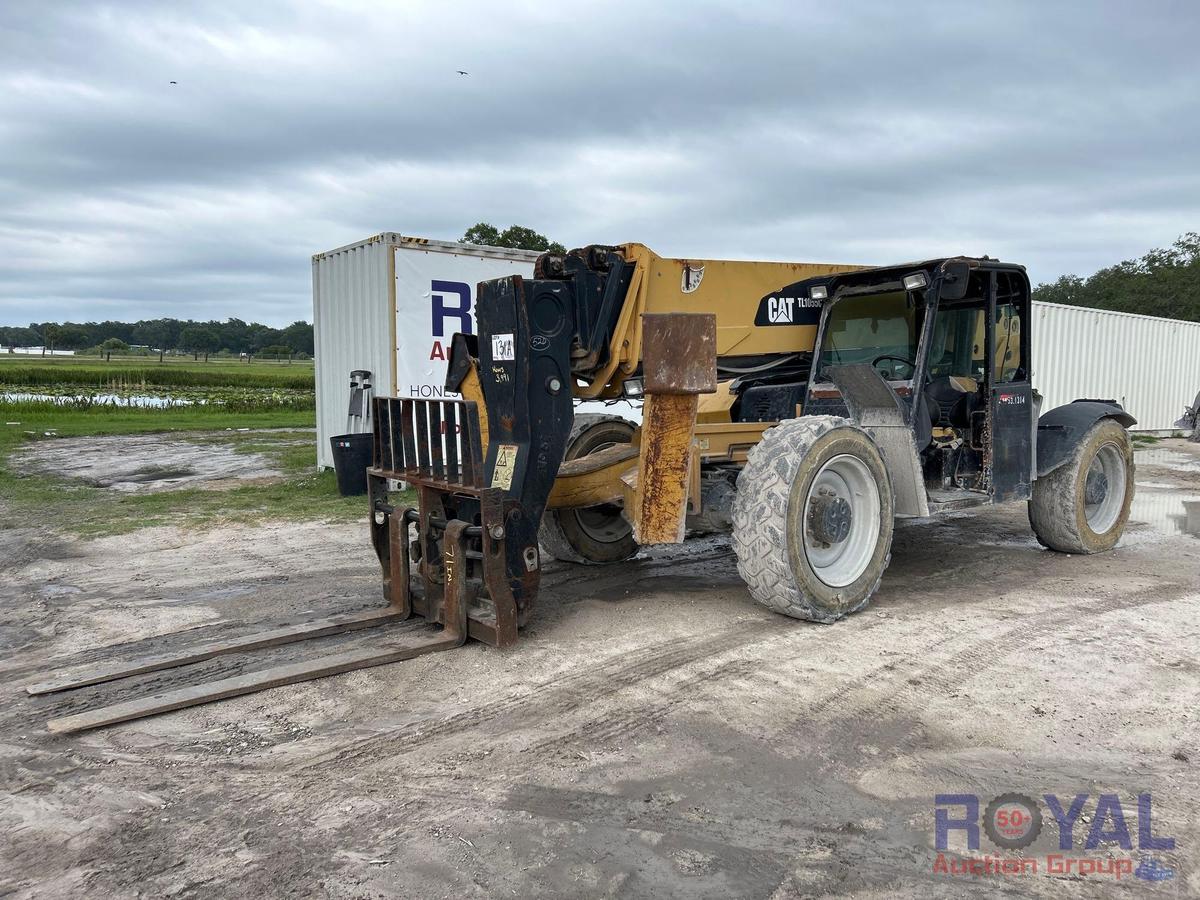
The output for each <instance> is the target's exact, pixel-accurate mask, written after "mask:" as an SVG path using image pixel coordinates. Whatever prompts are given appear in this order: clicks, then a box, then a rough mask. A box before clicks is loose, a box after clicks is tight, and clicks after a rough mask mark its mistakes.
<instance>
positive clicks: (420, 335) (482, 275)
mask: <svg viewBox="0 0 1200 900" xmlns="http://www.w3.org/2000/svg"><path fill="white" fill-rule="evenodd" d="M394 252H395V254H396V396H397V397H424V398H435V397H443V396H447V394H446V389H445V384H446V360H447V359H448V358H449V356H450V341H451V339H452V338H453V337H454V333H455V332H456V331H461V332H464V333H465V334H476V333H477V332H476V329H475V288H476V286H477V285H478V284H479V282H481V281H487V280H488V279H491V278H504V277H505V276H508V275H520V276H522V277H524V278H532V277H533V263H532V262H528V261H526V260H519V259H493V258H490V257H485V256H460V255H458V254H455V253H431V252H429V251H427V250H420V249H417V248H408V247H396V248H395V251H394ZM449 396H452V397H453V396H457V395H455V394H450V395H449Z"/></svg>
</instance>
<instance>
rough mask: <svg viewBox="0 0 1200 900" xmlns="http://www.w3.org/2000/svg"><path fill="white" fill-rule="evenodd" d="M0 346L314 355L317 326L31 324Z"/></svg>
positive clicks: (9, 330) (9, 332) (5, 330)
mask: <svg viewBox="0 0 1200 900" xmlns="http://www.w3.org/2000/svg"><path fill="white" fill-rule="evenodd" d="M0 346H4V347H47V348H49V349H51V350H90V349H93V348H103V349H107V350H110V351H113V352H116V351H122V350H125V349H128V348H129V347H137V346H141V347H147V348H149V349H150V350H151V351H153V352H163V351H166V352H170V351H172V350H178V351H181V352H184V353H192V354H194V355H199V354H201V353H204V354H208V353H218V352H221V351H227V352H229V353H237V354H241V353H248V354H252V355H259V356H261V355H279V356H288V355H293V354H307V355H309V356H312V354H313V327H312V325H310V324H309V323H308V322H293V323H292V324H291V325H289V326H287V327H286V328H271V327H270V326H269V325H260V324H259V323H257V322H243V321H242V320H241V319H226V320H225V321H224V322H217V321H210V322H197V321H194V320H192V319H187V320H182V319H143V320H142V321H140V322H113V321H107V322H61V323H60V322H31V323H30V324H29V325H28V326H27V327H20V326H16V327H4V326H0Z"/></svg>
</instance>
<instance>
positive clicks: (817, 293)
mask: <svg viewBox="0 0 1200 900" xmlns="http://www.w3.org/2000/svg"><path fill="white" fill-rule="evenodd" d="M808 296H809V297H811V298H812V299H814V300H825V299H827V298H828V297H829V288H828V287H826V286H825V285H823V284H815V285H813V289H812V290H811V291H809V293H808Z"/></svg>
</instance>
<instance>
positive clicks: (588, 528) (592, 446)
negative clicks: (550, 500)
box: [538, 413, 638, 565]
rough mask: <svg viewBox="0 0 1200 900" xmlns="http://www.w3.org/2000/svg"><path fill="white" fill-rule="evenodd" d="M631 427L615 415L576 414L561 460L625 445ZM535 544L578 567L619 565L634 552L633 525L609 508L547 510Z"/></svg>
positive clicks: (609, 505) (608, 506)
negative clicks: (618, 563) (617, 563)
mask: <svg viewBox="0 0 1200 900" xmlns="http://www.w3.org/2000/svg"><path fill="white" fill-rule="evenodd" d="M634 428H635V426H634V424H633V423H632V422H630V421H629V420H628V419H622V418H621V417H620V416H606V415H603V414H602V413H580V414H578V415H577V416H575V422H574V424H573V425H572V426H571V433H570V435H569V436H568V437H567V452H566V454H565V455H564V457H563V458H564V460H566V459H579V457H581V456H587V455H588V454H589V453H595V452H596V451H597V450H603V449H605V448H606V447H612V446H613V445H615V444H628V443H629V442H630V441H632V440H633V432H634ZM538 544H540V545H541V548H542V552H543V553H544V554H546V555H547V556H551V557H553V558H554V559H557V560H560V561H562V562H572V563H580V564H583V565H603V564H605V563H615V562H621V561H622V560H625V559H629V558H630V557H631V556H633V555H634V554H635V553H637V551H638V545H637V541H635V540H634V539H633V526H631V525H630V524H629V523H628V522H627V521H625V518H624V517H623V516H622V515H621V507H620V506H617V505H614V504H604V505H603V506H590V507H584V508H580V509H548V510H546V512H545V513H544V514H543V515H542V524H541V526H540V527H539V528H538Z"/></svg>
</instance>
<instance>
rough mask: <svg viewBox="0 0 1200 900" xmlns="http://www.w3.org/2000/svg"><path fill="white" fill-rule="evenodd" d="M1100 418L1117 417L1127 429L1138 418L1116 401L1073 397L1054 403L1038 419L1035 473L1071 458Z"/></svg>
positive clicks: (1053, 467) (1039, 473) (1046, 470)
mask: <svg viewBox="0 0 1200 900" xmlns="http://www.w3.org/2000/svg"><path fill="white" fill-rule="evenodd" d="M1101 419H1116V420H1117V421H1118V422H1120V423H1121V424H1122V425H1124V426H1125V427H1126V428H1128V427H1129V426H1131V425H1136V424H1137V419H1135V418H1134V417H1133V416H1131V415H1130V414H1129V413H1127V412H1125V410H1124V408H1123V407H1122V406H1121V404H1120V403H1117V401H1115V400H1075V401H1073V402H1071V403H1068V404H1067V405H1066V406H1056V407H1055V408H1054V409H1052V410H1050V411H1049V412H1048V413H1046V414H1045V415H1043V416H1042V417H1041V418H1039V419H1038V427H1037V473H1038V477H1039V478H1041V477H1042V476H1044V475H1049V474H1050V473H1051V472H1053V471H1054V470H1055V469H1057V468H1058V467H1059V466H1061V465H1062V464H1063V463H1065V462H1066V461H1067V460H1069V459H1070V458H1071V454H1072V453H1074V452H1075V447H1076V446H1077V445H1078V444H1079V442H1080V441H1081V440H1082V439H1083V436H1084V435H1085V434H1087V432H1088V430H1089V429H1090V428H1091V427H1092V426H1093V425H1095V424H1096V423H1097V422H1099V421H1100V420H1101Z"/></svg>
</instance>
